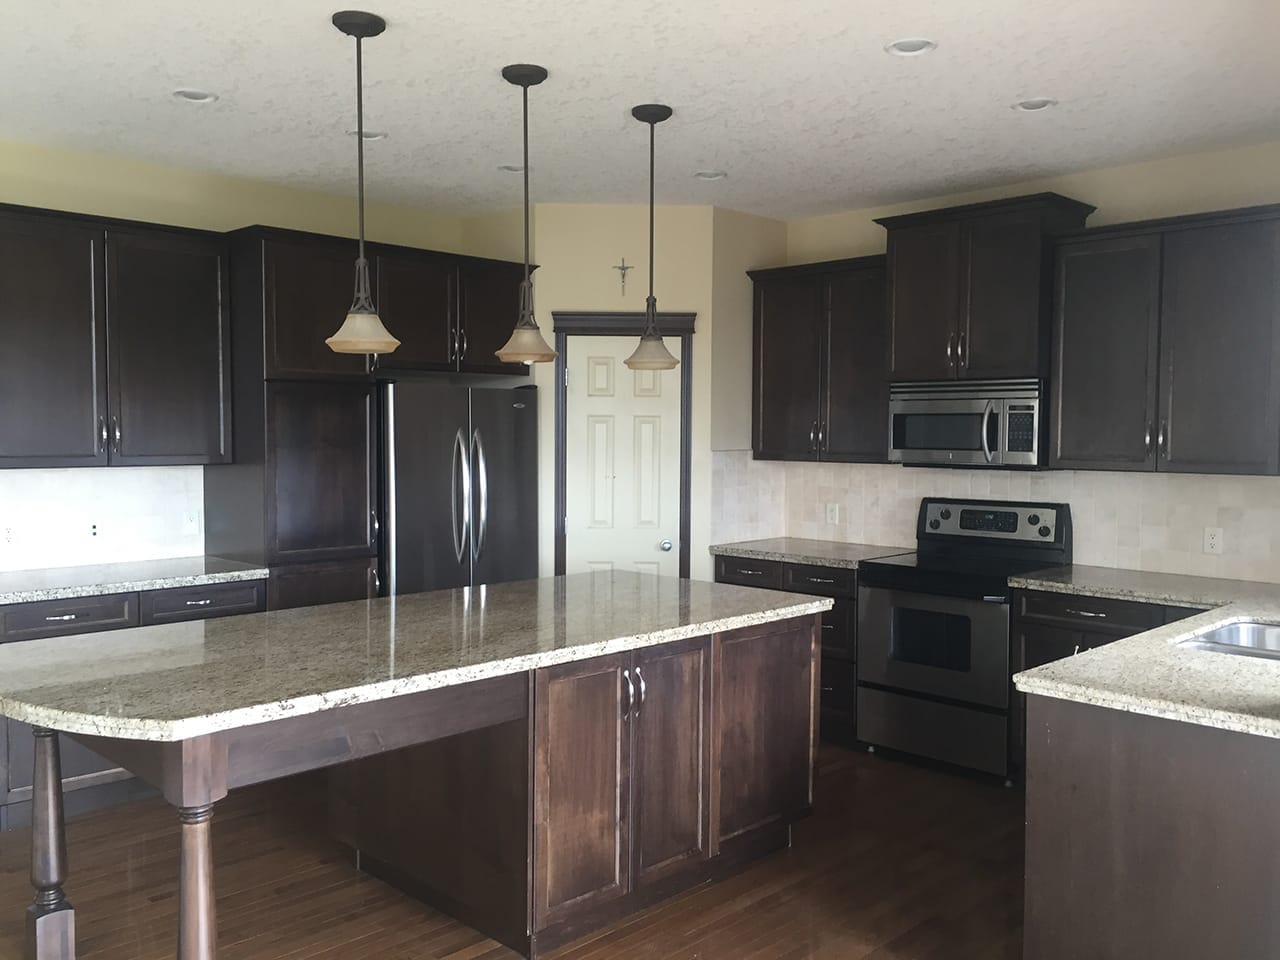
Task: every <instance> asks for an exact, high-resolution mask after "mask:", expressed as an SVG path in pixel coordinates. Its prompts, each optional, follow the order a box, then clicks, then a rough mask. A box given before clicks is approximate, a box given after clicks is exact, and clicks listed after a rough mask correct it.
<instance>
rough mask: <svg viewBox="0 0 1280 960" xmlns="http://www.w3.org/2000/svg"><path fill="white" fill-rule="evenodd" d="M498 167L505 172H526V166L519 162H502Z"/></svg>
mask: <svg viewBox="0 0 1280 960" xmlns="http://www.w3.org/2000/svg"><path fill="white" fill-rule="evenodd" d="M498 169H499V170H501V171H502V172H503V173H524V166H523V165H521V164H519V163H500V164H498Z"/></svg>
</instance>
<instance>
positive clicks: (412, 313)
mask: <svg viewBox="0 0 1280 960" xmlns="http://www.w3.org/2000/svg"><path fill="white" fill-rule="evenodd" d="M457 280H458V268H457V264H456V261H454V260H452V259H447V258H444V257H433V256H414V255H411V254H407V253H380V254H378V297H377V301H376V302H377V306H378V315H379V316H381V317H382V322H383V323H384V324H385V325H386V327H387V329H388V330H390V331H391V334H392V336H394V337H395V338H396V339H397V340H399V341H400V346H399V347H397V348H396V351H395V353H389V354H387V355H386V356H383V357H379V358H378V366H379V367H383V368H387V369H392V370H443V371H449V370H454V369H456V367H457V362H456V360H457V357H456V354H455V350H456V345H455V343H454V339H455V328H454V300H455V296H456V286H457Z"/></svg>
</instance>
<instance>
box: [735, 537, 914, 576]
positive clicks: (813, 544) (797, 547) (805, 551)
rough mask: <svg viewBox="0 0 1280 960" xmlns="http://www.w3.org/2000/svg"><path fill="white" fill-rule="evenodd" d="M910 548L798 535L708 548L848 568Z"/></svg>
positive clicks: (784, 560) (747, 556) (736, 554)
mask: <svg viewBox="0 0 1280 960" xmlns="http://www.w3.org/2000/svg"><path fill="white" fill-rule="evenodd" d="M910 552H911V548H910V547H879V546H875V545H872V544H867V543H837V542H835V541H833V540H805V539H802V538H800V537H776V538H774V539H772V540H744V541H742V542H740V543H717V544H715V545H714V546H713V547H712V548H711V553H712V555H713V556H717V557H743V558H745V559H748V560H778V561H782V562H785V563H809V564H815V565H817V566H822V567H844V568H845V569H848V570H856V569H857V567H858V564H859V563H860V562H861V561H863V560H874V559H876V558H877V557H891V556H893V555H894V554H898V553H910Z"/></svg>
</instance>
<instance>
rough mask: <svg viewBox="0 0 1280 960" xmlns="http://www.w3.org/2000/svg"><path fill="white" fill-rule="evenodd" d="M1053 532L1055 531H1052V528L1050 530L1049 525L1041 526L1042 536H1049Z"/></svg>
mask: <svg viewBox="0 0 1280 960" xmlns="http://www.w3.org/2000/svg"><path fill="white" fill-rule="evenodd" d="M1051 533H1053V531H1052V530H1050V529H1049V528H1048V527H1041V528H1040V536H1042V537H1047V536H1048V535H1049V534H1051Z"/></svg>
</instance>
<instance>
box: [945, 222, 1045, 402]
mask: <svg viewBox="0 0 1280 960" xmlns="http://www.w3.org/2000/svg"><path fill="white" fill-rule="evenodd" d="M963 236H964V252H963V254H962V257H961V262H962V264H963V267H962V276H963V281H962V285H963V288H964V304H965V307H964V312H963V315H962V316H961V322H960V327H959V332H960V336H959V338H958V339H957V341H956V351H957V353H956V361H957V368H958V370H959V372H960V376H961V377H964V378H969V379H976V380H984V379H994V378H997V377H1041V376H1043V374H1044V369H1043V357H1042V354H1041V351H1042V350H1043V349H1044V348H1045V347H1046V346H1047V343H1046V341H1045V339H1044V337H1045V336H1046V335H1047V331H1046V330H1045V329H1044V321H1045V317H1046V310H1045V307H1046V306H1047V303H1048V300H1047V297H1046V293H1047V290H1048V287H1047V283H1048V277H1047V275H1046V274H1047V271H1046V269H1045V267H1046V263H1045V245H1044V239H1043V227H1042V225H1041V221H1040V218H1039V217H1036V216H1028V215H1026V214H1009V215H1005V216H990V217H981V218H978V219H975V220H971V221H969V222H967V223H966V224H965V225H964V230H963Z"/></svg>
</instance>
